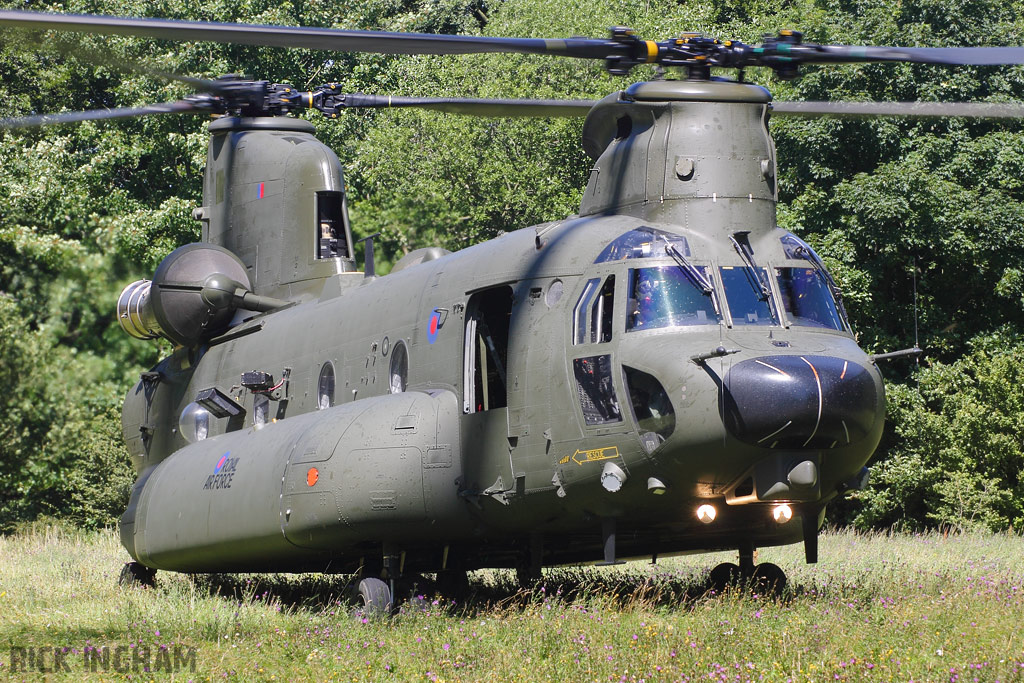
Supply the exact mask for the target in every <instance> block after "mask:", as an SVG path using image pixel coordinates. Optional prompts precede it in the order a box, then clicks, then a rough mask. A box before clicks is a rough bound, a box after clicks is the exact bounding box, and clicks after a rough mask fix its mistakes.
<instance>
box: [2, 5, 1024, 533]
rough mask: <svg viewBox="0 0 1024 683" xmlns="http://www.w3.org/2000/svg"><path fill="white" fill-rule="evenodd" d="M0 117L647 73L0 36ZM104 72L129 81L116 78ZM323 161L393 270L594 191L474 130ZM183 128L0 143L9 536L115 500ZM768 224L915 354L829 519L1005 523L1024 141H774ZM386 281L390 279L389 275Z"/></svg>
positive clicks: (863, 135) (963, 32)
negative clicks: (218, 83) (127, 393)
mask: <svg viewBox="0 0 1024 683" xmlns="http://www.w3.org/2000/svg"><path fill="white" fill-rule="evenodd" d="M2 4H3V5H4V6H5V7H18V8H25V7H27V8H30V9H37V10H54V11H63V12H89V13H99V14H122V15H124V14H127V15H139V16H155V17H165V18H190V19H202V20H213V21H244V22H249V23H278V24H286V25H300V24H301V25H306V26H325V27H326V26H335V27H340V28H366V29H383V30H405V31H421V32H446V33H480V34H484V35H511V36H524V37H557V36H565V35H587V36H594V37H597V36H602V35H605V33H606V30H607V27H608V26H612V25H620V24H625V25H629V26H632V27H633V28H635V29H637V31H638V32H639V33H640V34H641V35H643V36H646V37H652V38H658V39H661V38H665V37H669V36H671V35H674V34H677V33H679V32H681V31H704V32H708V33H710V34H713V35H717V36H719V37H722V38H739V39H741V40H744V41H746V42H757V41H758V40H760V38H761V36H762V34H764V33H772V32H775V31H777V30H778V29H780V28H786V27H794V28H799V29H801V30H803V31H804V32H805V35H806V37H807V39H808V40H811V41H816V42H826V43H827V42H834V43H847V44H889V45H919V46H942V45H998V44H1010V45H1012V44H1019V43H1020V38H1019V36H1021V35H1024V30H1022V29H1024V19H1022V11H1021V10H1022V7H1021V2H1020V0H1015V1H1014V2H1010V3H1005V2H996V0H954V1H952V2H950V1H949V0H905V1H904V2H901V3H898V4H895V5H894V4H892V3H890V2H882V1H881V0H793V1H787V2H780V1H779V0H723V1H720V2H697V3H678V2H675V1H674V0H650V1H649V2H644V3H635V2H634V3H626V2H622V1H621V0H596V1H595V2H591V3H586V4H579V3H576V4H573V3H569V2H566V1H565V0H430V1H425V0H292V1H285V2H281V1H277V2H270V1H269V0H241V1H237V2H235V1H233V2H225V1H224V0H207V1H205V2H202V3H198V4H197V3H186V2H183V0H158V1H157V2H142V1H141V0H122V1H119V2H113V1H112V0H70V1H68V2H64V3H62V4H60V5H56V4H47V3H46V2H36V1H30V2H24V1H19V2H13V1H12V0H6V1H5V2H3V3H2ZM0 38H2V39H3V41H4V42H3V43H2V45H0V74H2V82H3V89H4V95H5V97H4V99H3V101H2V102H0V115H3V116H12V115H23V114H29V113H35V112H51V111H61V110H77V109H89V108H102V107H115V106H133V105H139V104H143V103H151V102H157V101H166V100H173V99H176V98H178V97H181V96H183V95H184V94H186V93H187V92H188V88H187V86H186V85H184V84H182V83H180V82H177V81H169V80H166V79H163V78H161V77H159V76H158V75H157V72H175V73H180V74H187V75H191V76H198V77H203V78H212V77H216V76H218V75H220V74H223V73H242V74H246V75H249V76H252V77H256V78H265V79H268V80H271V81H276V82H288V83H292V84H294V85H296V86H299V87H301V88H306V87H310V86H314V85H316V84H319V83H323V82H328V81H334V82H338V83H340V84H341V85H342V87H343V89H345V90H347V91H350V92H359V91H363V92H374V93H395V94H401V95H424V96H431V95H433V96H450V95H462V96H469V97H473V96H477V97H510V98H514V97H521V98H598V97H601V96H603V95H605V94H607V93H608V92H611V91H614V90H616V89H620V88H623V87H625V86H626V85H628V84H629V83H631V82H634V81H636V80H642V79H645V78H649V77H651V76H652V72H651V70H650V69H649V68H646V67H644V68H638V69H637V70H636V71H635V73H634V74H633V75H632V76H630V77H629V78H616V77H612V76H609V75H607V74H606V73H605V72H604V71H603V70H602V68H601V65H599V64H591V63H589V62H585V61H580V60H568V59H564V60H557V59H550V58H544V57H536V56H522V55H511V56H508V55H506V56H499V55H473V56H447V57H436V56H419V57H415V56H384V55H351V54H325V53H321V52H317V51H311V50H281V49H275V48H262V47H249V46H226V45H214V44H210V43H181V44H179V43H168V42H166V41H154V40H143V39H132V38H121V37H113V38H100V37H97V36H78V35H74V36H73V35H61V34H56V33H51V34H47V35H36V36H28V37H26V36H18V35H15V34H8V33H4V34H2V35H0ZM123 65H135V66H136V67H138V68H135V69H125V68H123ZM747 78H748V80H752V81H754V82H759V83H762V84H764V85H766V86H769V87H770V88H771V89H772V91H773V93H774V95H775V97H776V98H777V99H784V100H793V99H805V100H822V99H853V100H874V99H879V100H916V99H920V100H926V101H942V100H974V101H1017V100H1021V99H1022V98H1024V68H1019V67H1015V68H995V67H978V68H958V69H947V68H941V67H930V66H919V65H892V64H886V65H880V64H865V65H850V66H842V67H827V68H826V67H816V68H807V69H805V70H804V73H803V75H802V77H801V78H799V79H798V80H796V81H792V82H781V81H778V80H776V79H775V78H774V76H772V75H771V74H770V73H764V72H762V70H759V69H752V70H750V72H749V73H748V74H747ZM310 120H311V121H313V123H314V125H315V126H316V127H317V131H318V135H319V136H320V137H321V139H323V140H324V141H325V142H327V143H328V144H330V145H331V146H332V147H333V148H334V149H335V151H337V153H338V154H339V157H340V158H341V159H342V162H343V164H344V165H345V167H346V170H347V173H348V182H349V184H350V188H351V190H352V193H353V205H352V208H353V218H354V228H355V230H356V231H357V232H358V233H360V234H362V235H366V234H370V233H373V232H378V231H380V232H382V233H383V235H384V245H383V246H384V249H385V251H386V252H390V256H391V258H392V259H393V258H396V257H398V256H400V255H401V253H403V252H406V251H408V250H411V249H414V248H417V247H421V246H428V245H432V244H440V245H442V246H446V247H448V248H452V249H454V248H461V247H464V246H467V245H469V244H472V243H474V242H476V241H479V240H481V239H486V238H489V237H492V236H494V235H496V234H498V233H500V232H502V231H505V230H512V229H516V228H519V227H524V226H527V225H530V224H534V223H539V222H543V221H547V220H553V219H557V218H560V217H564V216H566V215H570V214H572V213H574V212H575V211H576V210H577V209H578V204H579V199H580V196H581V193H582V190H583V187H584V185H585V183H586V179H587V175H588V172H589V168H590V167H589V160H588V159H587V158H586V156H585V155H584V154H583V152H582V150H581V149H580V145H579V139H580V132H581V126H582V122H581V121H577V120H545V119H541V120H512V119H509V120H497V119H495V120H484V119H473V118H468V117H467V118H463V117H454V116H449V115H445V114H438V113H431V112H416V111H410V110H392V111H383V112H363V113H351V114H346V115H345V116H343V117H342V118H340V119H338V120H336V121H328V120H325V119H323V118H317V117H316V116H311V119H310ZM201 124H202V122H201V120H199V119H196V118H193V117H185V116H156V117H150V118H146V119H138V120H128V121H111V122H103V123H88V124H82V125H78V126H57V127H52V128H47V129H35V130H28V131H6V132H0V145H2V146H3V154H0V333H2V335H0V374H2V375H3V380H4V383H5V386H6V387H7V388H8V391H7V392H5V395H4V396H2V397H0V410H2V411H3V413H2V414H4V416H5V420H4V421H2V422H0V486H2V490H0V520H6V521H7V522H9V521H11V520H14V519H22V518H30V517H32V516H33V515H36V514H40V513H50V514H52V513H63V514H66V515H70V516H73V517H74V518H75V519H76V520H77V521H78V522H80V523H85V524H93V525H95V524H103V523H108V522H109V521H111V520H112V519H113V517H114V516H116V512H117V511H118V508H119V507H120V505H121V502H122V501H121V499H122V498H123V496H124V491H125V482H126V481H128V480H129V478H130V474H129V473H128V471H127V463H126V457H125V456H124V452H123V446H122V445H121V442H120V437H119V430H118V428H117V407H118V405H119V402H120V398H119V395H120V393H121V392H122V391H123V390H124V389H125V388H127V386H128V385H129V384H130V383H131V382H132V380H133V378H134V377H137V373H138V371H139V370H140V369H142V368H144V367H147V366H149V365H151V364H152V363H153V362H154V361H155V359H156V358H157V356H158V355H159V352H160V349H157V348H155V347H154V346H153V345H147V344H141V343H137V342H134V341H132V340H130V339H128V338H127V337H125V336H124V335H123V334H122V333H121V332H120V330H119V329H118V328H117V325H116V323H115V321H114V320H113V319H112V318H113V316H112V315H111V311H113V309H114V303H115V300H116V296H117V293H118V292H119V291H120V289H121V287H123V286H124V284H126V283H127V282H129V281H131V280H133V279H137V278H139V277H146V276H149V275H150V274H151V273H152V271H153V268H154V267H155V266H156V264H157V263H158V262H159V261H160V259H161V258H162V257H163V256H164V255H166V254H167V253H168V252H169V251H170V250H172V249H173V248H174V247H176V246H178V245H180V244H183V243H186V242H189V241H192V240H194V239H196V237H197V235H198V227H197V224H196V223H195V222H194V221H193V220H192V219H191V210H192V208H193V207H194V206H197V205H199V203H200V201H201V198H200V194H201V174H202V167H203V164H204V163H205V150H206V133H205V131H204V126H203V125H201ZM772 127H773V132H774V135H775V138H776V143H777V147H778V151H779V158H780V169H779V171H780V176H779V180H780V198H781V203H780V207H779V223H780V225H782V226H783V227H785V228H788V229H791V230H793V231H795V232H797V233H798V234H800V235H802V236H803V237H805V238H806V239H807V240H808V241H810V242H811V243H812V244H813V245H814V246H815V248H816V249H818V251H819V252H820V253H821V254H822V255H823V257H824V258H825V260H826V262H827V264H828V265H829V266H830V268H831V269H832V270H833V271H834V274H835V276H836V278H837V280H838V281H839V282H840V284H841V286H842V288H843V289H844V292H845V296H846V300H847V303H848V307H849V309H850V313H851V316H852V317H853V319H854V323H855V326H856V329H857V333H858V336H859V339H860V341H861V344H862V345H863V346H864V347H865V348H866V349H867V350H868V351H869V352H870V351H875V352H877V351H888V350H893V349H895V348H902V347H906V346H909V345H911V343H912V342H913V341H914V306H915V296H914V290H915V284H916V289H917V294H918V296H917V299H916V304H917V309H918V311H919V330H920V331H919V334H920V342H921V345H922V346H923V347H925V348H926V350H927V352H928V356H927V358H926V360H925V361H924V366H923V367H921V368H920V369H917V370H916V371H915V370H914V366H912V365H911V364H909V363H906V362H903V364H902V365H901V364H894V365H893V366H892V367H891V368H887V372H888V373H889V374H890V375H891V382H890V385H889V400H890V403H889V421H890V422H889V425H888V427H887V431H886V435H885V439H884V442H883V448H882V449H881V450H880V452H879V455H878V456H877V462H876V464H875V465H874V484H873V486H872V488H871V489H870V490H869V491H867V492H865V493H862V494H861V495H860V496H859V497H858V498H857V499H856V500H853V501H849V502H847V503H844V504H843V505H841V506H838V507H837V508H836V513H835V514H834V517H835V518H836V519H837V520H840V521H843V520H845V521H855V522H856V523H857V524H859V525H864V526H887V525H891V524H905V525H909V526H926V525H934V524H947V525H953V526H956V527H960V528H966V527H972V526H985V527H988V528H1004V527H1007V526H1009V525H1015V526H1017V527H1018V528H1019V526H1020V524H1021V523H1022V522H1024V512H1022V510H1021V507H1020V505H1021V504H1020V503H1019V501H1020V500H1022V495H1021V494H1022V493H1024V491H1021V484H1020V480H1021V471H1022V468H1024V463H1022V460H1021V453H1020V448H1021V439H1022V438H1024V435H1022V434H1021V432H1020V428H1019V425H1018V421H1019V419H1020V417H1019V415H1020V401H1021V396H1020V394H1019V393H1015V391H1016V390H1015V387H1017V386H1019V382H1016V381H1015V379H1017V377H1016V373H1017V370H1016V367H1018V366H1019V365H1020V359H1021V358H1020V357H1021V354H1022V353H1024V343H1022V341H1021V336H1020V335H1022V334H1024V266H1022V264H1024V243H1022V242H1021V240H1020V239H1018V236H1019V234H1020V226H1021V225H1022V224H1024V180H1022V178H1024V133H1022V132H1021V124H1020V122H1017V121H1010V122H1005V121H1003V122H999V121H978V120H975V121H967V120H963V119H917V120H911V119H854V118H847V119H838V118H821V119H797V118H782V117H777V118H775V119H774V120H773V121H772ZM385 267H386V264H385Z"/></svg>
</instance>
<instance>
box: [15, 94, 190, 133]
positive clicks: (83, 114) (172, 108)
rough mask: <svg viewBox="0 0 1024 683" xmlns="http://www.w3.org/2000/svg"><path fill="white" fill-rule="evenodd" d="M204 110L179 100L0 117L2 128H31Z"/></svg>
mask: <svg viewBox="0 0 1024 683" xmlns="http://www.w3.org/2000/svg"><path fill="white" fill-rule="evenodd" d="M195 111H203V108H201V107H197V106H196V105H195V104H193V103H192V102H186V101H184V100H179V101H177V102H165V103H163V104H150V105H147V106H144V107H122V108H118V109H93V110H91V111H73V112H62V113H60V114H36V115H34V116H21V117H17V118H10V119H0V129H2V128H31V127H33V126H49V125H54V124H58V123H81V122H82V121H102V120H105V119H126V118H131V117H133V116H147V115H149V114H184V113H188V112H195Z"/></svg>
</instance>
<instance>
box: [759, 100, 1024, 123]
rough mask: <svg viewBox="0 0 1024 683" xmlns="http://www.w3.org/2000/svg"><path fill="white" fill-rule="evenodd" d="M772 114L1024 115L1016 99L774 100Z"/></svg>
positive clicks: (983, 116) (990, 116) (1002, 116)
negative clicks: (999, 100)
mask: <svg viewBox="0 0 1024 683" xmlns="http://www.w3.org/2000/svg"><path fill="white" fill-rule="evenodd" d="M772 115H773V116H776V115H781V116H915V117H926V116H933V117H935V116H942V117H946V116H964V117H968V118H990V119H998V118H1008V119H1009V118H1024V103H1019V102H1006V103H1002V102H1000V103H995V102H775V103H773V104H772Z"/></svg>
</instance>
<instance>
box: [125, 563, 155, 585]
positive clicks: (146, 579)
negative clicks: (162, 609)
mask: <svg viewBox="0 0 1024 683" xmlns="http://www.w3.org/2000/svg"><path fill="white" fill-rule="evenodd" d="M117 583H118V585H121V586H125V587H131V586H142V587H144V588H152V587H153V585H154V584H155V583H156V570H155V569H151V568H149V567H147V566H146V565H144V564H139V563H138V562H125V565H124V567H122V568H121V576H120V577H119V578H118V579H117Z"/></svg>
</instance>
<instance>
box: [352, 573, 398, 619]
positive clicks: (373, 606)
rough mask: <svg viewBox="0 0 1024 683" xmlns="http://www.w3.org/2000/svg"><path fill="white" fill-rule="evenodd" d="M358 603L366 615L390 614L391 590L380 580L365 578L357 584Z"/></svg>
mask: <svg viewBox="0 0 1024 683" xmlns="http://www.w3.org/2000/svg"><path fill="white" fill-rule="evenodd" d="M359 601H360V604H361V605H362V606H363V609H364V610H365V611H366V614H374V615H387V614H391V608H392V600H391V589H390V588H388V585H387V584H386V583H384V582H383V581H381V580H380V579H375V578H365V579H362V580H361V581H360V582H359Z"/></svg>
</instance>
